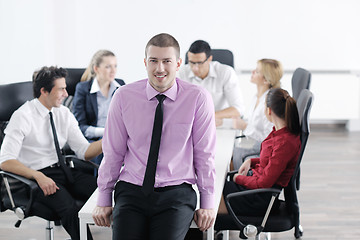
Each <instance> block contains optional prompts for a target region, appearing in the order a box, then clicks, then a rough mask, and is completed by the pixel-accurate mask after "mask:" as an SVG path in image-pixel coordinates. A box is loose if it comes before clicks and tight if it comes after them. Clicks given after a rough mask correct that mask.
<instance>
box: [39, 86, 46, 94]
mask: <svg viewBox="0 0 360 240" xmlns="http://www.w3.org/2000/svg"><path fill="white" fill-rule="evenodd" d="M46 94H47V91H46V90H45V88H44V87H42V88H41V89H40V95H46Z"/></svg>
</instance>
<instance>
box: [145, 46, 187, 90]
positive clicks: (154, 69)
mask: <svg viewBox="0 0 360 240" xmlns="http://www.w3.org/2000/svg"><path fill="white" fill-rule="evenodd" d="M181 61H182V60H181V58H178V59H177V57H176V50H175V48H173V47H156V46H149V47H148V49H147V52H146V58H145V59H144V63H145V67H146V70H147V73H148V77H149V83H150V85H151V86H152V87H153V88H154V89H156V90H157V91H158V92H165V91H166V90H168V89H169V88H171V87H172V85H173V84H174V83H175V78H176V71H178V70H179V68H180V65H181Z"/></svg>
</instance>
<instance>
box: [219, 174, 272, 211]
mask: <svg viewBox="0 0 360 240" xmlns="http://www.w3.org/2000/svg"><path fill="white" fill-rule="evenodd" d="M246 190H248V189H246V188H245V187H244V186H241V185H239V184H237V183H235V182H233V181H225V185H224V189H223V196H224V198H225V197H226V196H227V195H228V194H230V193H234V192H241V191H246ZM271 196H272V194H271V193H258V194H251V195H247V196H243V197H239V198H234V199H233V200H230V204H231V206H232V208H233V210H234V212H235V213H236V214H239V215H240V214H245V215H250V216H263V215H264V214H265V212H266V209H267V207H268V205H269V202H270V199H271ZM278 204H279V202H278V199H276V200H275V203H274V205H273V210H276V209H277V208H278Z"/></svg>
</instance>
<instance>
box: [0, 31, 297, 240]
mask: <svg viewBox="0 0 360 240" xmlns="http://www.w3.org/2000/svg"><path fill="white" fill-rule="evenodd" d="M186 54H187V58H188V64H186V65H182V59H181V58H180V47H179V43H178V42H177V40H176V39H175V38H174V37H173V36H171V35H169V34H166V33H161V34H158V35H155V36H154V37H152V38H151V39H150V40H149V42H148V43H147V45H146V47H145V58H144V64H145V68H146V71H147V74H148V78H147V79H144V80H140V81H136V82H133V83H130V84H126V85H125V82H124V81H123V80H121V79H116V78H115V76H116V71H117V60H116V56H115V54H114V53H112V52H111V51H108V50H100V51H98V52H96V53H95V54H94V56H93V58H92V59H91V62H90V64H89V66H88V68H87V69H86V71H85V72H84V74H83V76H82V78H81V82H79V83H78V84H77V86H76V91H75V95H74V99H73V113H71V112H70V110H69V109H67V108H66V107H64V106H62V105H61V102H62V100H63V99H64V98H65V97H66V96H67V92H66V83H65V78H66V71H65V70H64V69H63V68H57V67H43V68H42V69H40V70H39V71H38V72H37V74H36V75H35V76H34V80H33V86H34V97H35V99H34V100H32V101H31V102H27V103H25V104H24V105H23V106H22V107H20V108H19V110H17V111H16V112H15V113H14V114H13V116H12V117H11V120H10V122H9V125H8V127H7V128H6V130H5V134H6V135H5V138H4V142H3V144H2V146H1V155H0V164H1V165H0V167H1V169H3V170H5V171H9V172H13V173H16V174H19V175H23V176H25V177H27V178H29V179H33V180H35V181H36V182H37V184H38V185H39V187H40V188H41V190H42V191H43V193H39V196H38V198H37V200H36V201H40V202H41V203H43V204H45V205H48V206H49V207H50V208H53V209H54V210H55V211H56V213H57V214H58V216H59V217H60V218H61V222H62V225H63V226H64V228H65V230H66V231H67V232H68V233H69V235H70V236H71V239H73V240H75V239H80V236H79V221H78V218H77V212H78V211H79V209H80V208H81V206H77V205H76V204H75V198H78V197H80V198H81V199H84V200H86V199H87V198H89V197H90V195H91V193H92V192H93V191H94V190H95V188H96V187H98V189H99V195H98V201H97V206H96V208H95V209H94V212H93V218H94V221H95V223H96V225H99V226H110V225H111V224H112V229H113V239H176V240H177V239H178V240H180V239H184V238H185V237H186V234H187V232H188V229H189V226H190V223H191V221H192V220H194V221H195V222H196V224H197V225H198V227H199V229H200V230H201V231H205V230H207V229H209V228H210V227H211V226H212V224H213V223H214V221H215V219H216V214H217V213H216V211H215V210H214V209H215V208H216V207H215V201H214V181H215V174H216V173H215V167H214V157H215V144H216V127H217V126H221V125H222V124H223V122H224V121H231V122H232V126H233V128H236V129H239V130H241V132H242V134H243V136H245V137H242V138H241V144H236V145H235V146H234V152H233V158H232V166H231V168H232V169H235V170H238V173H237V174H235V176H234V178H233V179H232V180H231V181H230V182H229V181H227V182H226V184H225V186H224V190H223V195H224V196H226V195H227V194H229V193H232V192H237V191H244V190H246V189H256V188H263V187H278V188H283V187H286V186H287V184H288V182H289V180H290V178H291V176H292V173H293V171H294V168H295V165H296V161H297V158H298V155H299V152H300V137H299V133H300V123H299V116H298V112H297V107H296V102H295V100H294V99H293V98H292V97H291V96H290V95H289V93H288V92H287V91H285V90H283V89H281V88H280V79H281V77H282V75H283V68H282V65H281V63H280V62H279V61H277V60H274V59H261V60H259V61H258V62H257V65H256V68H255V70H253V71H252V75H251V80H250V81H251V82H252V83H254V84H255V85H256V89H257V92H256V94H255V96H254V97H253V98H252V99H251V101H250V104H249V106H247V108H246V109H245V106H244V102H243V95H242V91H243V90H244V89H240V85H239V80H238V77H237V74H236V72H235V70H234V69H233V68H232V67H230V66H228V65H225V64H222V63H220V62H217V61H213V56H212V54H211V48H210V45H209V44H208V43H207V42H206V41H203V40H197V41H195V42H194V43H193V44H191V46H190V48H189V50H188V51H187V53H186ZM49 112H50V113H51V114H50V117H52V115H54V119H55V128H56V131H57V138H58V141H59V145H60V147H61V148H62V147H63V146H64V145H65V144H66V143H68V144H69V146H70V148H71V149H72V150H73V151H74V152H75V154H76V156H77V157H78V158H80V159H87V160H89V159H91V160H92V161H93V162H95V163H97V164H99V165H100V168H99V170H98V173H97V174H98V176H97V174H95V176H91V177H89V176H85V174H83V173H82V172H80V171H78V170H76V169H73V168H71V174H72V175H73V177H74V179H75V181H74V180H69V179H68V177H66V176H65V175H66V174H64V173H65V171H64V169H63V168H62V167H61V166H60V165H59V164H58V163H57V162H58V156H57V154H56V146H54V141H55V142H56V140H55V138H56V137H55V135H54V134H53V133H52V125H51V121H49V118H50V117H49ZM159 112H161V113H160V115H158V113H159ZM154 115H155V116H154ZM159 119H160V120H161V121H159ZM157 122H161V124H160V127H159V126H158V125H157ZM159 128H160V137H156V136H158V135H157V131H158V130H159ZM158 138H160V139H158ZM156 141H158V142H157V143H155V142H156ZM246 142H247V144H245V143H246ZM55 145H56V144H55ZM149 149H150V150H149ZM249 153H259V155H258V156H257V157H255V158H250V159H244V156H246V155H248V154H249ZM39 155H40V157H39ZM153 158H155V160H154V161H152V159H153ZM150 169H153V170H154V169H155V170H154V171H155V172H154V173H150V172H151V170H150ZM151 174H153V176H151V177H150V178H152V181H153V182H152V183H151V184H152V186H151V191H150V193H148V190H144V186H145V182H146V181H147V178H146V179H145V175H151ZM96 181H97V182H96ZM146 184H147V183H146ZM193 184H196V185H197V187H198V189H199V193H200V208H199V209H196V203H197V199H196V194H195V191H194V190H193V188H192V187H191V186H192V185H193ZM113 192H114V195H113ZM112 196H113V199H112ZM269 197H270V196H259V197H258V198H256V201H254V199H246V198H244V199H243V200H242V201H241V202H237V203H236V206H237V207H235V211H236V212H242V213H243V212H246V213H247V212H250V213H253V214H262V213H263V212H264V211H265V208H266V207H267V203H268V199H269ZM113 200H114V202H115V204H113ZM58 204H60V205H61V206H62V207H59V205H58ZM55 206H56V207H55ZM219 213H227V209H226V206H225V204H224V202H223V199H222V202H221V204H220V207H219ZM90 237H91V236H90V235H89V238H90Z"/></svg>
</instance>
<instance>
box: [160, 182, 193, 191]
mask: <svg viewBox="0 0 360 240" xmlns="http://www.w3.org/2000/svg"><path fill="white" fill-rule="evenodd" d="M185 187H191V184H188V183H182V184H180V185H173V186H166V187H159V188H154V192H164V191H168V190H171V189H177V188H185Z"/></svg>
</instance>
